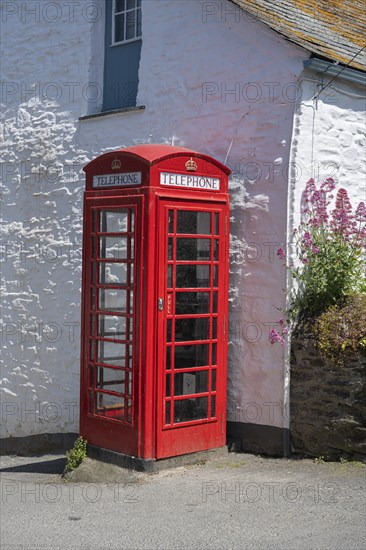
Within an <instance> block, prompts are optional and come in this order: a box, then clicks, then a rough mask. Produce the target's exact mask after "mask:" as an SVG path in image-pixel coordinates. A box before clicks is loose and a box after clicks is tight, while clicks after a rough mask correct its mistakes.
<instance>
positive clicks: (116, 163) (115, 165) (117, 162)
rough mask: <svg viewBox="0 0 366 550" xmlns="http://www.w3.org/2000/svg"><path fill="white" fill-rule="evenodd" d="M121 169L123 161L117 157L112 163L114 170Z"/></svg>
mask: <svg viewBox="0 0 366 550" xmlns="http://www.w3.org/2000/svg"><path fill="white" fill-rule="evenodd" d="M120 168H121V161H120V160H119V159H118V158H117V157H116V158H115V159H114V160H113V161H112V170H119V169H120Z"/></svg>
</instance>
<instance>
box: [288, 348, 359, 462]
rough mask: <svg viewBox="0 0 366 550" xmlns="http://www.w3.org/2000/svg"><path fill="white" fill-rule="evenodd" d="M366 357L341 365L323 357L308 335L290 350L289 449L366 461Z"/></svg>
mask: <svg viewBox="0 0 366 550" xmlns="http://www.w3.org/2000/svg"><path fill="white" fill-rule="evenodd" d="M365 390H366V357H365V356H363V357H361V356H354V357H351V358H350V359H349V360H346V362H345V366H344V367H340V366H336V365H334V364H333V363H332V362H330V361H328V360H323V359H322V358H321V357H320V356H319V353H318V351H317V350H316V349H315V347H314V345H313V343H312V342H311V341H310V340H308V339H303V340H300V339H295V340H294V341H293V343H292V352H291V384H290V396H291V411H290V413H291V416H290V432H291V445H292V450H293V451H296V452H300V453H305V454H308V455H311V456H324V457H325V458H331V457H332V458H337V457H341V456H343V457H346V458H352V459H356V460H363V461H366V401H365Z"/></svg>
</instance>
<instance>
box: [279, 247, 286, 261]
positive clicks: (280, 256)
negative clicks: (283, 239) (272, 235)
mask: <svg viewBox="0 0 366 550" xmlns="http://www.w3.org/2000/svg"><path fill="white" fill-rule="evenodd" d="M277 256H278V257H279V258H280V259H281V260H285V259H286V253H285V251H284V249H283V248H279V249H278V250H277Z"/></svg>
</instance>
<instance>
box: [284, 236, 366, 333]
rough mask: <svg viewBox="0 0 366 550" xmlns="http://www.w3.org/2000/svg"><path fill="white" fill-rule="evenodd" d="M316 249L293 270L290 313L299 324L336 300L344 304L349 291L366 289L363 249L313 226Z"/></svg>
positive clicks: (363, 290) (313, 316)
mask: <svg viewBox="0 0 366 550" xmlns="http://www.w3.org/2000/svg"><path fill="white" fill-rule="evenodd" d="M312 241H313V249H312V250H314V249H315V250H316V252H315V253H313V252H312V250H309V251H308V254H307V262H306V263H304V264H303V265H302V266H301V268H298V269H296V270H294V271H293V277H294V278H295V279H296V280H297V283H298V284H297V288H296V290H295V291H294V293H293V297H292V305H291V311H290V313H291V316H292V318H296V319H297V322H298V324H299V325H301V324H302V323H304V322H308V321H309V320H312V319H315V318H316V317H318V316H319V315H320V314H322V313H323V312H325V311H327V310H328V309H329V308H330V307H332V306H333V305H335V304H338V305H340V304H343V303H344V301H345V299H346V297H347V295H349V294H351V293H362V292H366V278H365V263H364V257H363V251H362V248H361V247H360V246H355V245H354V244H353V243H352V242H349V241H347V240H345V239H344V238H343V236H342V235H337V234H330V233H329V232H327V231H324V229H323V228H322V229H313V231H312Z"/></svg>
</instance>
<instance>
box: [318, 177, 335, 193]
mask: <svg viewBox="0 0 366 550" xmlns="http://www.w3.org/2000/svg"><path fill="white" fill-rule="evenodd" d="M320 189H321V190H322V191H324V193H330V192H331V191H333V189H335V183H334V179H333V178H326V179H325V181H323V183H322V184H321V186H320Z"/></svg>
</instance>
